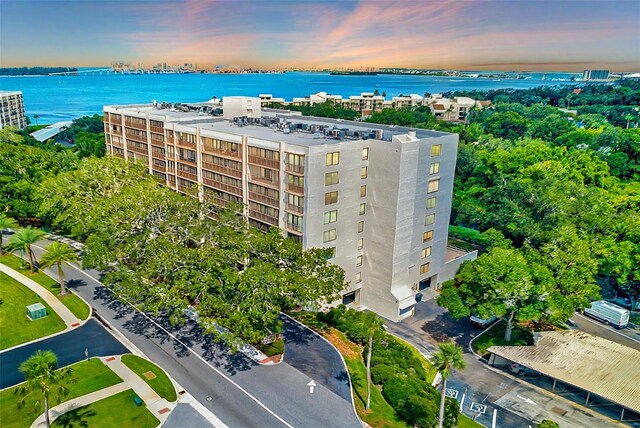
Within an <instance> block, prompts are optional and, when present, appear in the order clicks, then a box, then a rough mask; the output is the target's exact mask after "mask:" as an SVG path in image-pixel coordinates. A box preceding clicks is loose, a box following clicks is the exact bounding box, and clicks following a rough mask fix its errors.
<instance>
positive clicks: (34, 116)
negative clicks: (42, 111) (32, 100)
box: [33, 114, 40, 126]
mask: <svg viewBox="0 0 640 428" xmlns="http://www.w3.org/2000/svg"><path fill="white" fill-rule="evenodd" d="M33 118H34V119H35V120H36V126H37V125H38V119H40V115H39V114H34V115H33Z"/></svg>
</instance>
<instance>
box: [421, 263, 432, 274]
mask: <svg viewBox="0 0 640 428" xmlns="http://www.w3.org/2000/svg"><path fill="white" fill-rule="evenodd" d="M429 269H430V266H429V263H424V264H422V265H420V275H423V274H425V273H428V272H429Z"/></svg>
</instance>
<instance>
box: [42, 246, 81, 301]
mask: <svg viewBox="0 0 640 428" xmlns="http://www.w3.org/2000/svg"><path fill="white" fill-rule="evenodd" d="M45 250H47V252H46V253H44V254H43V255H42V257H41V258H40V267H41V268H48V267H53V266H56V267H57V268H58V281H59V282H60V294H61V295H65V294H67V289H66V288H65V286H64V271H63V270H62V265H63V264H64V265H68V266H69V265H70V264H71V263H72V262H76V261H78V255H77V254H76V253H75V251H73V248H71V247H70V246H69V244H65V243H62V242H53V243H51V244H49V245H47V248H45Z"/></svg>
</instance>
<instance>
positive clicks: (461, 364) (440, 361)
mask: <svg viewBox="0 0 640 428" xmlns="http://www.w3.org/2000/svg"><path fill="white" fill-rule="evenodd" d="M438 347H439V348H440V351H438V352H436V353H435V354H434V355H433V364H434V365H435V366H436V368H437V369H438V371H439V372H440V375H441V376H442V398H441V400H440V418H439V419H438V427H439V428H442V426H443V424H444V402H445V398H446V391H447V379H448V378H449V376H451V370H452V369H457V370H462V369H464V368H465V367H466V366H467V362H466V361H465V360H464V358H462V348H461V347H459V346H458V345H456V344H455V343H452V342H448V343H439V344H438Z"/></svg>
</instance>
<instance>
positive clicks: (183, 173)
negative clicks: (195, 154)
mask: <svg viewBox="0 0 640 428" xmlns="http://www.w3.org/2000/svg"><path fill="white" fill-rule="evenodd" d="M178 177H181V178H186V179H187V180H193V181H198V174H193V173H190V172H187V171H183V170H181V169H179V170H178Z"/></svg>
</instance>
